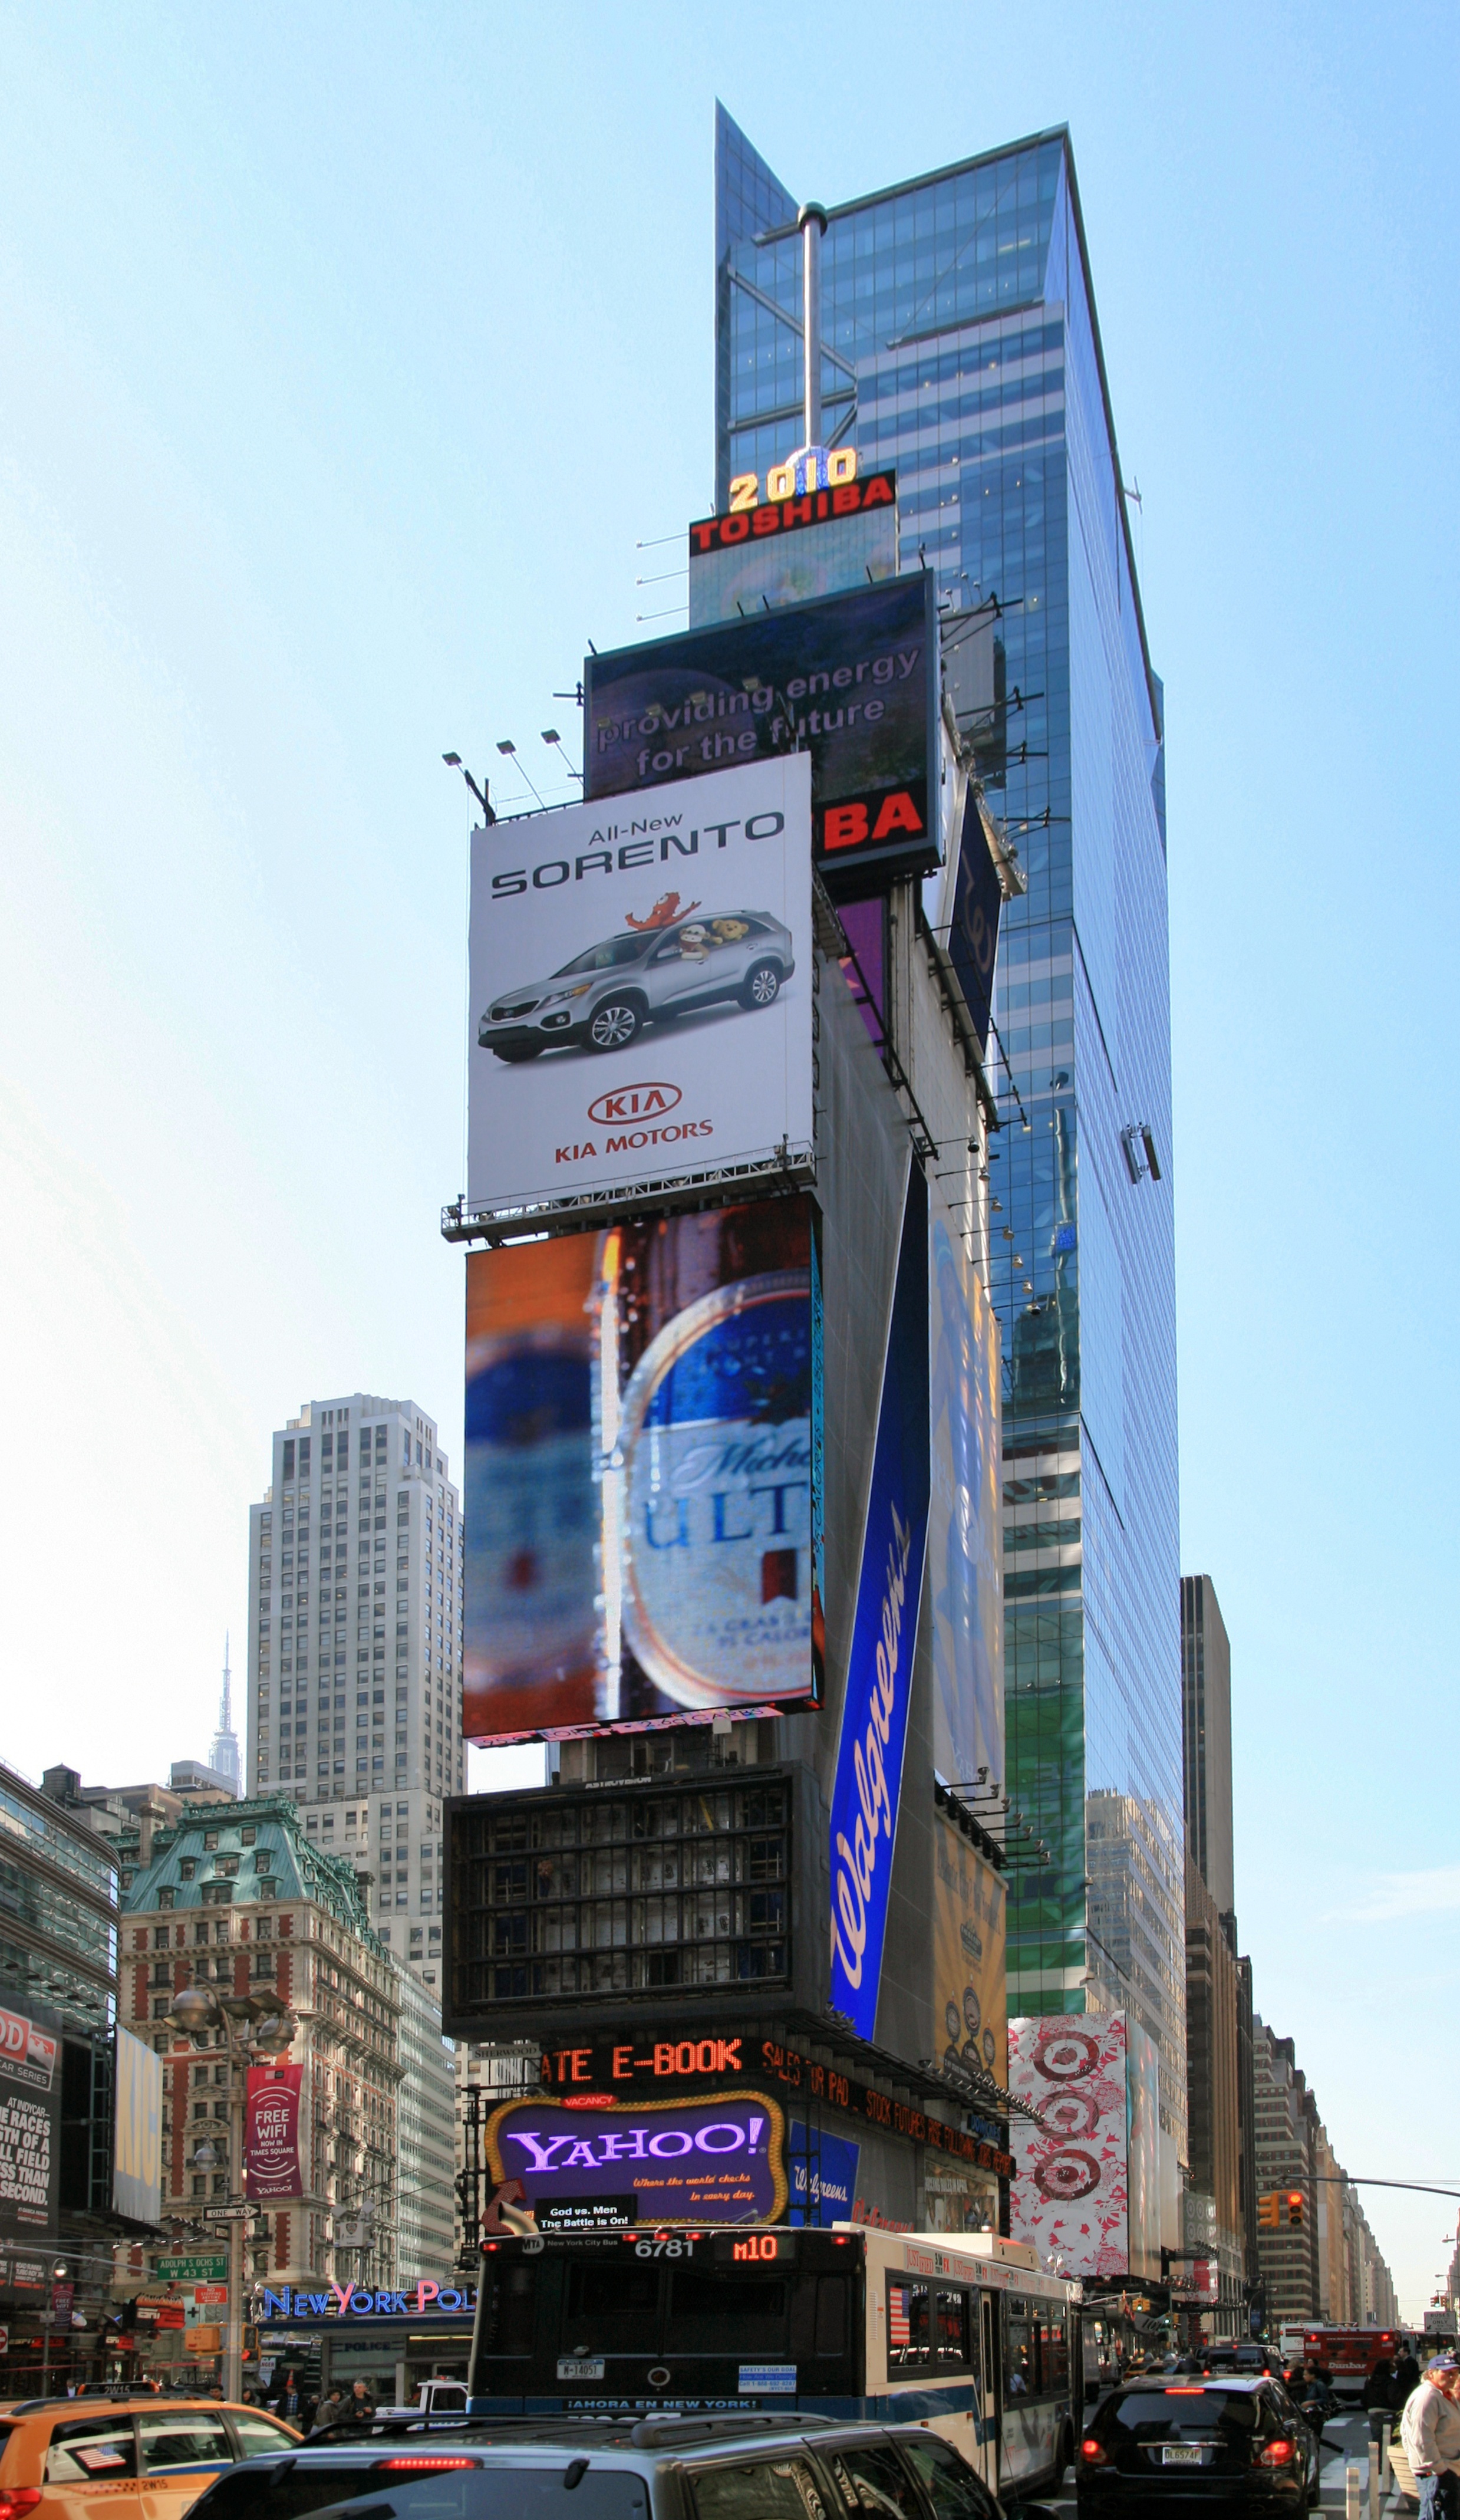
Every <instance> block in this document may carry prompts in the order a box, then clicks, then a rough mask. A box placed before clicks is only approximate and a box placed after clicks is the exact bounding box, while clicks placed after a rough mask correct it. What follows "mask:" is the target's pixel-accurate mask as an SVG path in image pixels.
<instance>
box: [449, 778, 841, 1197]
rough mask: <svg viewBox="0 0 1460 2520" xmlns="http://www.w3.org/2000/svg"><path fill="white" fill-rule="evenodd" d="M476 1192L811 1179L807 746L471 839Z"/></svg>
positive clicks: (471, 1192)
mask: <svg viewBox="0 0 1460 2520" xmlns="http://www.w3.org/2000/svg"><path fill="white" fill-rule="evenodd" d="M470 976H471V1015H470V1021H471V1030H470V1049H469V1071H468V1072H469V1078H470V1084H469V1091H468V1098H467V1099H468V1126H467V1160H466V1185H467V1186H466V1197H467V1205H468V1207H469V1208H470V1209H471V1211H472V1212H473V1214H474V1215H476V1216H478V1217H480V1216H501V1215H502V1214H503V1213H504V1212H506V1213H507V1214H509V1215H515V1214H517V1213H520V1212H521V1211H522V1210H523V1209H529V1210H530V1209H533V1208H541V1207H544V1206H548V1207H551V1206H553V1204H558V1205H561V1204H572V1203H576V1204H578V1205H585V1204H594V1205H604V1206H607V1205H611V1204H612V1203H613V1201H614V1200H615V1199H616V1198H621V1197H624V1196H626V1195H630V1194H632V1195H633V1196H635V1197H636V1198H642V1197H643V1196H644V1195H645V1194H646V1193H655V1192H658V1191H660V1190H663V1189H665V1188H667V1187H669V1186H671V1185H672V1184H673V1183H674V1182H675V1181H676V1180H683V1179H684V1178H685V1177H686V1176H692V1177H696V1178H698V1177H702V1176H703V1175H704V1174H705V1173H706V1172H707V1171H717V1172H720V1173H724V1172H725V1171H727V1170H729V1169H731V1168H733V1169H734V1170H735V1171H736V1172H737V1173H739V1174H742V1175H743V1174H744V1173H745V1172H746V1171H747V1170H750V1171H753V1170H755V1169H758V1168H764V1169H765V1170H766V1171H767V1172H773V1171H774V1172H776V1173H778V1174H780V1175H782V1176H784V1174H785V1173H786V1172H788V1171H789V1172H792V1173H794V1172H795V1171H797V1170H798V1169H800V1170H802V1171H803V1172H809V1170H810V1165H811V1144H812V930H811V785H810V764H809V763H808V761H807V758H806V756H805V755H804V754H794V753H792V754H787V755H786V756H785V757H784V758H783V759H780V760H773V761H764V762H751V763H749V764H747V765H746V767H744V768H743V769H734V770H722V771H720V772H718V773H713V774H712V775H711V776H710V777H708V778H706V779H703V780H692V781H684V780H681V781H680V782H678V783H677V784H675V785H674V786H672V787H658V788H655V789H654V790H653V792H651V793H649V794H646V795H643V796H636V797H634V798H632V799H631V800H628V801H626V802H625V803H624V804H622V805H617V804H611V805H610V806H609V807H608V808H607V809H605V808H604V807H603V806H602V805H601V804H584V805H569V806H565V807H563V808H562V809H561V810H560V811H558V812H554V813H548V814H531V815H523V816H521V817H520V818H519V819H518V820H516V821H513V822H499V823H495V824H493V825H492V826H491V827H490V828H487V829H483V830H478V831H477V832H474V833H473V835H472V843H471V953H470Z"/></svg>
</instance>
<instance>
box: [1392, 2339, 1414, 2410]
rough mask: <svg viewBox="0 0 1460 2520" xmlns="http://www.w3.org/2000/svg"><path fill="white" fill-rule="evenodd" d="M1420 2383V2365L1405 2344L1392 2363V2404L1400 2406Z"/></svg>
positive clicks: (1411, 2395) (1410, 2396)
mask: <svg viewBox="0 0 1460 2520" xmlns="http://www.w3.org/2000/svg"><path fill="white" fill-rule="evenodd" d="M1419 2384H1420V2366H1419V2364H1418V2363H1416V2361H1415V2359H1414V2356H1413V2355H1412V2354H1411V2352H1410V2350H1409V2348H1408V2346H1407V2345H1406V2346H1405V2348H1404V2351H1403V2353H1402V2354H1401V2355H1400V2357H1399V2359H1398V2361H1397V2363H1395V2364H1394V2405H1395V2406H1396V2407H1402V2406H1403V2405H1404V2404H1405V2403H1406V2401H1407V2400H1408V2399H1410V2398H1412V2397H1413V2395H1414V2393H1415V2391H1416V2389H1417V2388H1418V2387H1419Z"/></svg>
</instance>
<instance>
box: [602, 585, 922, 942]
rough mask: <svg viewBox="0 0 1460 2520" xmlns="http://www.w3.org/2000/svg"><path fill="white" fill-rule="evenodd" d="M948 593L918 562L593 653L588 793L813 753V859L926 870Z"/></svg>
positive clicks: (889, 871) (850, 876) (849, 888)
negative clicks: (942, 602)
mask: <svg viewBox="0 0 1460 2520" xmlns="http://www.w3.org/2000/svg"><path fill="white" fill-rule="evenodd" d="M804 539H810V537H806V538H804ZM936 590H937V581H936V579H935V578H934V576H933V573H932V571H931V570H918V571H917V572H916V573H915V574H913V575H910V576H907V577H894V578H890V579H888V580H887V581H886V582H885V583H884V584H881V585H876V586H862V587H860V588H857V589H854V590H851V591H849V592H848V593H846V594H841V595H831V596H827V597H826V598H824V600H822V601H821V602H819V603H816V604H795V605H785V606H782V607H779V608H777V609H776V610H774V611H770V612H767V611H755V612H752V613H751V614H749V616H748V617H747V618H746V619H744V620H737V621H734V622H720V623H718V624H714V625H709V626H705V627H702V628H697V629H692V630H685V631H681V632H679V633H678V634H677V635H676V636H675V637H674V638H670V639H652V640H647V641H645V642H644V643H643V644H642V646H640V647H636V648H619V649H615V650H614V651H613V652H611V653H609V654H605V655H601V656H590V657H588V658H587V660H586V661H585V664H584V668H583V675H584V694H585V703H584V705H585V719H586V723H585V750H584V770H583V777H584V794H585V795H586V796H590V797H593V798H595V799H600V798H603V797H609V796H623V795H626V794H627V793H628V792H629V791H630V790H631V789H633V790H642V789H647V788H653V787H658V786H659V784H660V783H661V782H662V781H666V780H684V779H691V778H698V777H700V776H702V775H703V774H704V773H706V772H713V771H714V770H716V769H717V768H718V767H720V766H721V765H723V764H725V763H728V762H730V761H736V760H743V761H757V760H759V761H774V760H776V759H780V758H783V757H784V756H785V755H786V754H787V753H790V752H805V753H808V754H809V755H810V759H811V765H812V809H813V822H814V832H813V837H814V846H815V854H816V860H817V864H818V868H819V870H820V872H821V874H822V875H823V877H825V879H826V881H827V882H828V883H829V884H831V886H832V887H833V889H834V890H837V891H845V892H847V893H848V894H849V896H850V895H851V894H855V892H856V891H857V890H858V889H859V887H863V888H865V889H866V890H869V891H870V890H876V889H879V888H881V887H883V886H885V885H886V884H887V883H888V882H890V881H891V880H892V878H893V877H896V876H901V875H927V874H929V873H930V872H931V871H932V869H933V868H934V867H936V866H937V865H938V864H939V863H940V861H941V855H942V850H941V842H940V837H939V829H938V803H939V798H938V764H939V759H940V751H939V734H938V710H939V695H940V689H941V683H940V665H939V648H938V608H937V591H936ZM645 801H647V800H646V799H645V798H644V797H643V796H642V795H641V796H640V799H639V802H640V807H641V811H642V807H643V805H644V803H645ZM680 871H681V873H683V872H684V870H683V868H682V869H681V870H680Z"/></svg>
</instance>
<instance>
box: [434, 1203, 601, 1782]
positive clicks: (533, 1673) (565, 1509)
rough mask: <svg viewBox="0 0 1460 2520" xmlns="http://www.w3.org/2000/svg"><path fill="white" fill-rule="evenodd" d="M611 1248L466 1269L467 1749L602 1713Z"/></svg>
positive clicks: (549, 1247)
mask: <svg viewBox="0 0 1460 2520" xmlns="http://www.w3.org/2000/svg"><path fill="white" fill-rule="evenodd" d="M600 1251H601V1238H600V1237H599V1236H597V1235H594V1234H578V1235H570V1236H566V1237H564V1238H562V1239H561V1240H560V1241H555V1242H530V1243H519V1244H516V1245H514V1246H512V1247H510V1248H509V1249H506V1250H499V1251H483V1252H474V1253H473V1254H472V1255H471V1257H470V1258H469V1259H468V1261H467V1263H466V1423H465V1437H466V1443H465V1453H466V1471H465V1521H466V1586H465V1640H464V1643H465V1655H464V1659H465V1686H464V1702H463V1730H464V1733H465V1735H466V1736H467V1738H468V1739H469V1738H473V1737H481V1736H483V1735H490V1734H492V1733H513V1732H533V1731H536V1730H539V1729H542V1728H547V1727H557V1726H560V1725H570V1724H591V1723H592V1722H593V1721H594V1718H595V1714H596V1712H597V1708H596V1688H597V1677H598V1669H599V1654H598V1626H599V1619H598V1598H599V1591H600V1579H599V1559H598V1545H597V1544H598V1488H597V1462H596V1458H595V1448H594V1434H593V1424H592V1418H593V1371H592V1341H593V1334H594V1316H595V1314H596V1311H597V1288H598V1272H599V1254H600Z"/></svg>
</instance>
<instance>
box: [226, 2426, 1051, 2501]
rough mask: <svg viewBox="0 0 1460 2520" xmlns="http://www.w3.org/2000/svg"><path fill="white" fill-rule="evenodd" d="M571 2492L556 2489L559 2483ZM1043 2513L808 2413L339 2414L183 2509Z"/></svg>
mask: <svg viewBox="0 0 1460 2520" xmlns="http://www.w3.org/2000/svg"><path fill="white" fill-rule="evenodd" d="M568 2497H571V2499H567V2498H568ZM316 2513H317V2514H319V2515H320V2520H327V2515H333V2520H346V2515H348V2520H862V2515H863V2514H864V2513H872V2514H876V2515H880V2520H1054V2515H1053V2513H1052V2512H1049V2511H1047V2510H1046V2509H1045V2508H1044V2507H1043V2506H1042V2505H1041V2504H1040V2503H1035V2502H1027V2503H1024V2504H1022V2505H1020V2506H1019V2509H1018V2512H1017V2515H1016V2514H1015V2513H1014V2512H1013V2510H1012V2508H1011V2507H1010V2508H1006V2507H1005V2506H1004V2505H1003V2504H1001V2503H1000V2502H999V2501H998V2499H997V2498H996V2497H995V2495H993V2494H991V2493H990V2491H989V2488H988V2487H987V2486H986V2485H985V2484H984V2482H983V2479H982V2478H981V2477H979V2476H976V2475H975V2474H974V2471H973V2469H972V2468H971V2467H969V2466H968V2465H967V2464H966V2463H965V2461H964V2460H963V2459H961V2458H960V2457H959V2455H958V2453H957V2452H956V2451H955V2450H954V2449H952V2447H951V2444H950V2443H948V2442H946V2441H944V2440H943V2439H942V2438H941V2436H940V2435H939V2434H937V2433H935V2432H930V2431H929V2430H927V2428H926V2427H925V2426H923V2425H921V2424H840V2423H833V2422H830V2421H828V2420H826V2419H825V2418H818V2417H817V2416H814V2415H813V2416H808V2415H789V2414H788V2415H763V2416H756V2415H745V2414H737V2415H723V2416H720V2417H715V2416H703V2417H702V2416H683V2417H676V2416H650V2417H647V2418H645V2419H644V2420H643V2421H641V2422H636V2421H634V2420H632V2419H626V2420H623V2421H619V2420H616V2419H607V2420H604V2419H597V2420H595V2419H594V2418H592V2417H590V2418H588V2419H585V2420H579V2421H576V2422H575V2421H573V2420H571V2419H570V2420H569V2421H567V2422H565V2423H564V2422H561V2421H559V2422H556V2423H553V2422H549V2421H547V2420H542V2421H538V2422H534V2421H532V2420H531V2419H530V2418H518V2419H516V2420H515V2421H513V2420H512V2419H510V2418H504V2419H500V2420H499V2419H495V2418H494V2419H492V2420H490V2421H487V2422H483V2421H481V2420H477V2421H472V2420H471V2419H470V2418H468V2419H467V2421H466V2422H465V2424H422V2423H420V2422H417V2423H414V2424H399V2423H376V2424H375V2425H361V2426H358V2427H347V2426H341V2427H338V2428H337V2429H336V2430H335V2431H334V2432H333V2433H332V2435H330V2436H327V2437H325V2438H322V2439H321V2440H319V2441H317V2442H311V2443H309V2444H308V2445H307V2446H306V2447H305V2448H303V2449H301V2450H299V2451H296V2452H293V2453H288V2454H287V2455H286V2456H284V2457H282V2458H273V2457H270V2458H253V2459H248V2460H247V2461H245V2462H244V2463H243V2465H242V2466H240V2467H236V2468H232V2469H230V2470H229V2472H228V2474H227V2475H226V2476H223V2477H220V2478H219V2480H218V2482H217V2483H216V2484H215V2485H213V2486H211V2487H210V2488H209V2490H208V2492H207V2493H206V2494H204V2495H203V2497H202V2498H201V2499H200V2501H198V2502H195V2503H194V2505H193V2513H192V2520H313V2515H314V2514H316Z"/></svg>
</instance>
